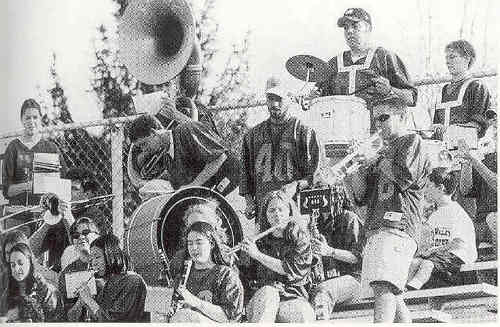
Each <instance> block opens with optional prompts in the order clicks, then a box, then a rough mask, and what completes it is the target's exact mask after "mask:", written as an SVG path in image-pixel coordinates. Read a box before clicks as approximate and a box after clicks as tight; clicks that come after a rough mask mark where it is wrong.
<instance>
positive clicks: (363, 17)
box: [337, 8, 372, 27]
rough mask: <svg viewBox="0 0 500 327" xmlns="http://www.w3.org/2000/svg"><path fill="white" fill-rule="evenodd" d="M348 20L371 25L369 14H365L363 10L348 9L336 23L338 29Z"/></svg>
mask: <svg viewBox="0 0 500 327" xmlns="http://www.w3.org/2000/svg"><path fill="white" fill-rule="evenodd" d="M348 20H350V21H354V22H360V21H365V22H367V23H368V24H370V26H371V25H372V19H371V17H370V14H369V13H367V12H366V10H364V9H363V8H349V9H347V10H346V11H345V13H344V16H342V17H340V18H339V20H338V21H337V26H338V27H344V25H345V23H346V22H347V21H348Z"/></svg>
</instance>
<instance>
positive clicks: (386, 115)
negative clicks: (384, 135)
mask: <svg viewBox="0 0 500 327" xmlns="http://www.w3.org/2000/svg"><path fill="white" fill-rule="evenodd" d="M389 117H390V116H389V115H388V114H382V115H380V116H378V117H377V118H375V120H377V121H379V122H381V123H382V122H385V121H386V120H387V119H389Z"/></svg>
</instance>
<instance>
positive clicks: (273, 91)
mask: <svg viewBox="0 0 500 327" xmlns="http://www.w3.org/2000/svg"><path fill="white" fill-rule="evenodd" d="M267 94H274V95H277V96H279V97H280V98H282V99H284V98H286V97H288V93H287V91H285V90H283V89H281V88H280V87H273V88H271V89H269V90H266V95H267Z"/></svg>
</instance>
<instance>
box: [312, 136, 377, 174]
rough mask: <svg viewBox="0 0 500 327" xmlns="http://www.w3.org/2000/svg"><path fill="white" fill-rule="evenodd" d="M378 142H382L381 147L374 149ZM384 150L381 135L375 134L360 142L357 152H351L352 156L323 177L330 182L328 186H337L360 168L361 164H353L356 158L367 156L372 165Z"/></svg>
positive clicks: (345, 158)
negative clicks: (350, 173)
mask: <svg viewBox="0 0 500 327" xmlns="http://www.w3.org/2000/svg"><path fill="white" fill-rule="evenodd" d="M377 140H380V145H379V146H378V147H377V148H376V149H374V148H373V143H374V142H375V141H377ZM384 148H385V147H384V144H383V141H382V139H381V138H380V135H379V133H375V134H373V135H372V136H370V137H369V138H367V139H365V140H364V141H362V142H360V144H359V145H358V147H357V149H356V150H355V151H353V152H351V153H350V154H348V155H347V156H345V157H344V158H342V159H341V160H340V161H339V162H337V163H336V164H335V165H333V166H331V167H328V170H327V172H326V173H323V176H321V177H322V178H323V179H324V180H325V181H326V182H328V184H335V183H336V182H338V181H339V179H340V180H342V179H343V178H344V177H345V175H346V174H347V173H349V172H352V171H354V170H355V169H357V168H359V166H360V164H359V163H351V162H352V160H353V159H354V158H356V157H357V156H359V155H365V156H367V157H369V162H368V163H370V162H373V161H374V160H375V159H377V158H378V157H380V155H381V153H382V150H383V149H384ZM325 175H327V176H325Z"/></svg>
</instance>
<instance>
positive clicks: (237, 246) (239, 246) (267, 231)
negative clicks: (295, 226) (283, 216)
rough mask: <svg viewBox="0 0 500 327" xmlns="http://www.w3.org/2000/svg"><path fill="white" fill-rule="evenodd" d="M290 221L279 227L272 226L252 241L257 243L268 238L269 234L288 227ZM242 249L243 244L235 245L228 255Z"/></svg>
mask: <svg viewBox="0 0 500 327" xmlns="http://www.w3.org/2000/svg"><path fill="white" fill-rule="evenodd" d="M288 223H289V221H286V222H282V223H280V224H278V225H275V226H272V227H271V228H268V229H266V230H265V231H263V232H261V233H259V234H257V235H255V236H254V237H253V238H252V239H253V241H254V242H255V241H257V240H258V239H261V238H263V237H264V236H267V235H269V234H271V233H272V232H274V231H275V230H277V229H280V228H283V227H284V226H286V224H288ZM240 249H241V243H239V244H238V245H235V246H234V247H232V248H231V249H230V250H229V251H228V252H227V253H228V254H233V253H236V252H238V251H239V250H240Z"/></svg>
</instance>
